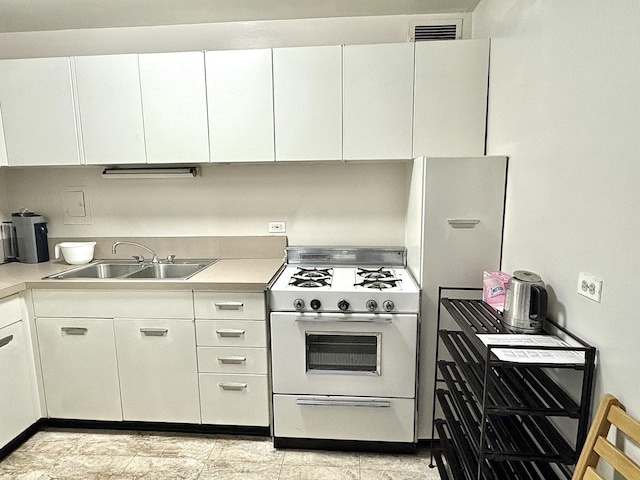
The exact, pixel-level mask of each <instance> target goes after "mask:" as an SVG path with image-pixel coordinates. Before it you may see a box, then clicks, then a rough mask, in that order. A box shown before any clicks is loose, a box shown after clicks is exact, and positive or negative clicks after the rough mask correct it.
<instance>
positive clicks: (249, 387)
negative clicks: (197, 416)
mask: <svg viewBox="0 0 640 480" xmlns="http://www.w3.org/2000/svg"><path fill="white" fill-rule="evenodd" d="M200 408H201V412H202V423H203V424H216V425H250V426H259V427H266V426H268V425H269V387H268V382H267V376H266V375H224V374H211V373H201V374H200Z"/></svg>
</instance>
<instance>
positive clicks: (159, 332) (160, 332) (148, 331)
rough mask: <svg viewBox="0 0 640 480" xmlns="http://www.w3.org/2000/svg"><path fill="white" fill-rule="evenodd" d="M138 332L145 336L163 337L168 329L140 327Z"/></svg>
mask: <svg viewBox="0 0 640 480" xmlns="http://www.w3.org/2000/svg"><path fill="white" fill-rule="evenodd" d="M140 333H142V334H143V335H144V336H145V337H164V336H165V335H166V334H167V333H169V330H168V329H167V328H141V329H140Z"/></svg>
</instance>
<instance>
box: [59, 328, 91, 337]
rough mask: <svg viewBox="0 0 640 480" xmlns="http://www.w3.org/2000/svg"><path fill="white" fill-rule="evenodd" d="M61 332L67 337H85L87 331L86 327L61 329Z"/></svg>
mask: <svg viewBox="0 0 640 480" xmlns="http://www.w3.org/2000/svg"><path fill="white" fill-rule="evenodd" d="M61 330H62V331H63V333H66V334H67V335H86V334H87V332H88V331H89V329H88V328H86V327H62V328H61Z"/></svg>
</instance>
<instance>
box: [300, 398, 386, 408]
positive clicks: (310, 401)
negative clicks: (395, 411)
mask: <svg viewBox="0 0 640 480" xmlns="http://www.w3.org/2000/svg"><path fill="white" fill-rule="evenodd" d="M296 405H309V406H314V407H371V408H389V407H391V402H390V401H389V400H343V399H342V400H332V399H326V398H298V399H297V400H296Z"/></svg>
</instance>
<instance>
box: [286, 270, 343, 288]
mask: <svg viewBox="0 0 640 480" xmlns="http://www.w3.org/2000/svg"><path fill="white" fill-rule="evenodd" d="M332 278H333V269H332V268H317V267H315V268H303V267H298V270H296V272H295V273H294V274H293V275H291V278H290V279H289V285H290V286H293V287H302V288H318V287H328V286H330V285H331V279H332Z"/></svg>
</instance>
